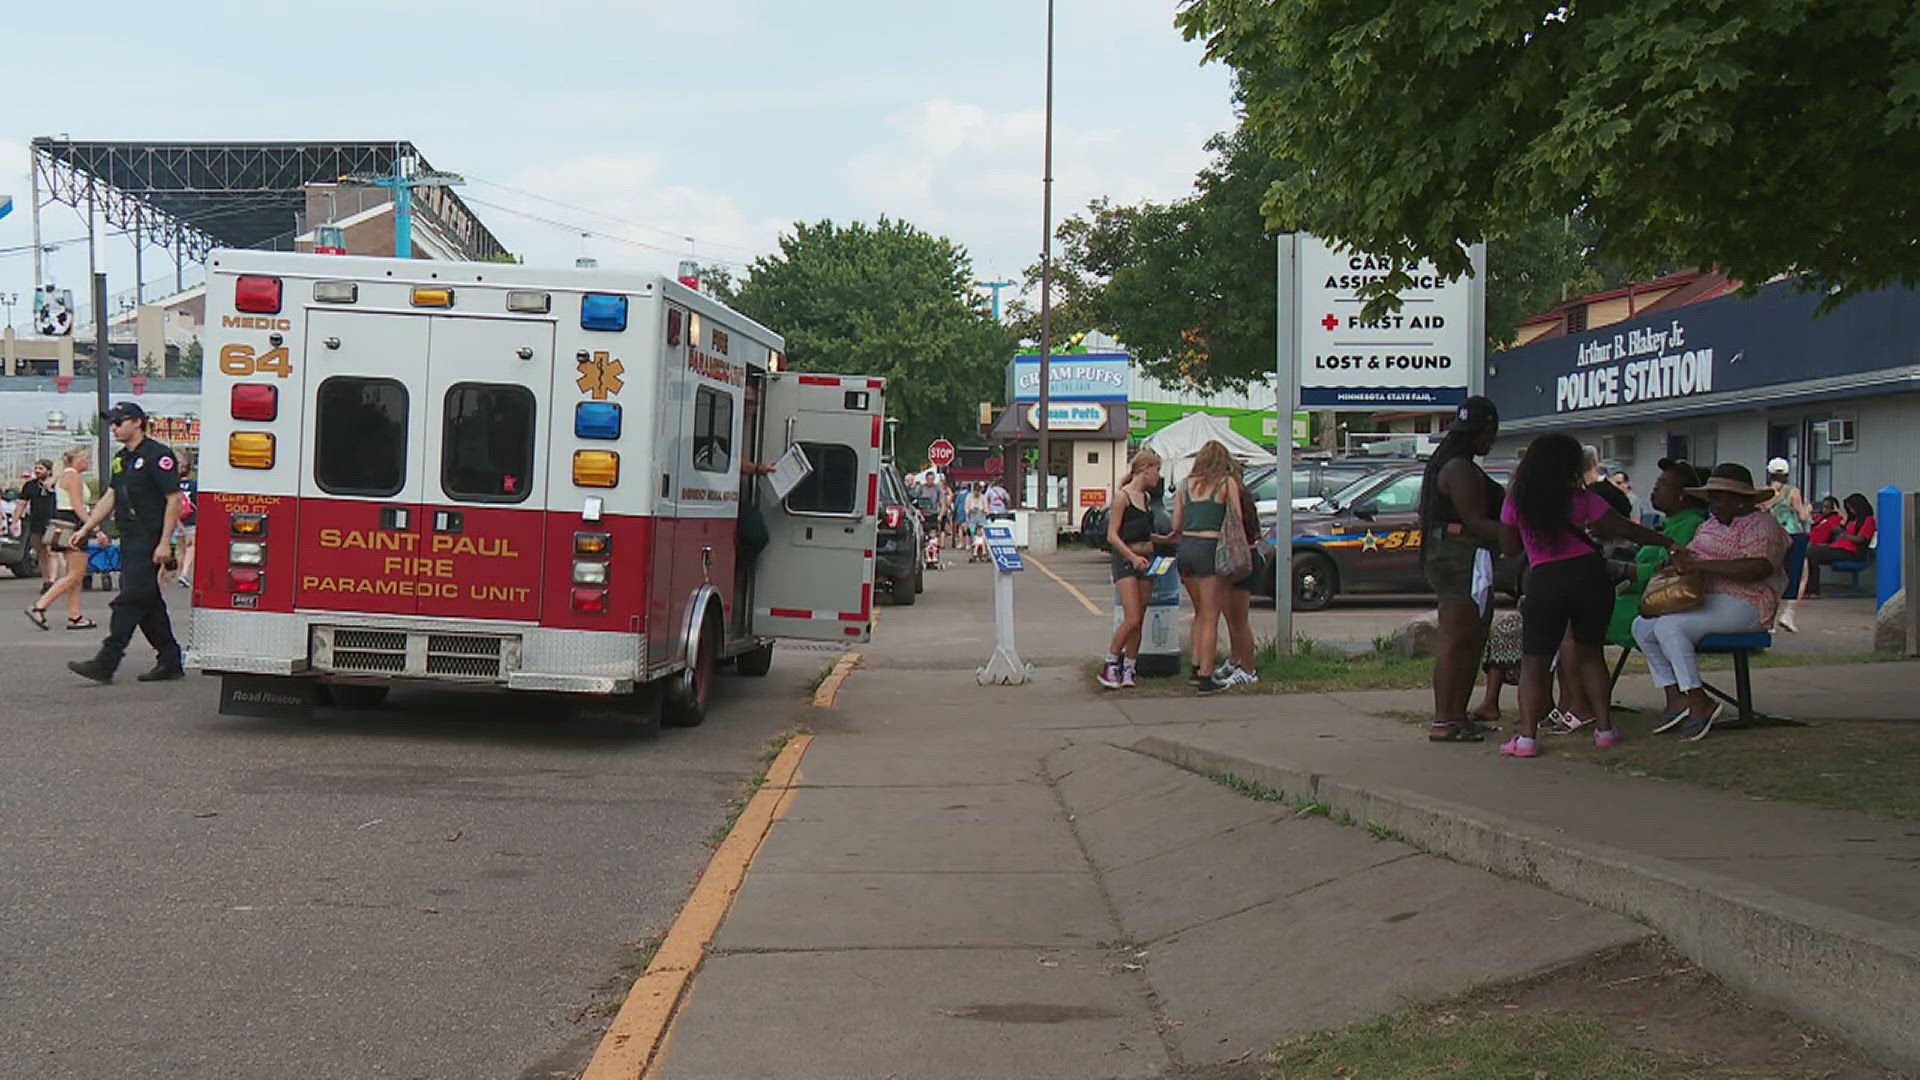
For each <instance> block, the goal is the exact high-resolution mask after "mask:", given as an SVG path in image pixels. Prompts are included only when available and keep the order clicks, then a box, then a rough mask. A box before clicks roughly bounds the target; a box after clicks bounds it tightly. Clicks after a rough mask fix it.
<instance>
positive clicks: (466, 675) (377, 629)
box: [187, 608, 647, 694]
mask: <svg viewBox="0 0 1920 1080" xmlns="http://www.w3.org/2000/svg"><path fill="white" fill-rule="evenodd" d="M193 638H194V643H193V648H192V649H191V650H189V651H188V653H187V666H189V667H193V668H198V669H199V670H201V671H206V672H219V673H230V674H246V675H277V676H301V677H305V676H313V677H320V678H339V679H345V680H351V681H354V682H367V681H406V682H442V683H447V684H449V685H461V686H469V687H471V686H495V687H503V688H505V689H509V690H525V691H540V692H547V693H571V694H624V693H629V692H631V691H632V690H633V688H634V687H635V685H637V684H638V683H639V682H641V681H643V673H644V668H645V662H646V655H647V645H646V638H645V637H644V636H643V635H641V634H628V633H618V632H611V631H594V630H555V629H548V628H545V627H539V626H526V625H523V624H507V623H487V622H474V621H466V620H457V619H430V618H417V617H406V616H361V615H346V614H333V613H329V612H312V613H304V612H302V613H280V612H257V611H217V610H209V609H204V608H202V609H196V610H195V611H194V625H193Z"/></svg>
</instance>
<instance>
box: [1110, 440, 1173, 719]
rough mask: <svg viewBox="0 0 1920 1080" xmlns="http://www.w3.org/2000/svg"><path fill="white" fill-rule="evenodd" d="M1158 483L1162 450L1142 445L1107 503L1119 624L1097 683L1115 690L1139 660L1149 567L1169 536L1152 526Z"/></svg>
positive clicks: (1130, 680) (1127, 681) (1126, 682)
mask: <svg viewBox="0 0 1920 1080" xmlns="http://www.w3.org/2000/svg"><path fill="white" fill-rule="evenodd" d="M1159 483H1160V455H1159V454H1156V453H1154V452H1153V451H1151V450H1142V451H1140V452H1139V453H1137V454H1135V455H1133V460H1132V461H1131V462H1129V463H1128V465H1127V475H1126V478H1125V479H1123V480H1121V481H1120V486H1119V487H1117V488H1115V489H1114V491H1113V498H1112V500H1111V501H1110V502H1109V503H1108V504H1107V506H1108V512H1107V547H1108V549H1109V550H1111V551H1112V552H1113V561H1112V569H1113V585H1114V591H1115V592H1117V593H1119V594H1120V611H1121V615H1120V626H1119V628H1118V629H1116V630H1115V631H1114V632H1113V642H1112V644H1110V645H1108V646H1107V658H1106V660H1105V662H1103V663H1102V664H1101V665H1100V685H1101V686H1104V687H1106V688H1108V689H1109V690H1118V689H1122V688H1126V687H1131V686H1133V685H1134V667H1135V665H1136V664H1137V663H1138V662H1139V660H1140V631H1141V628H1142V627H1144V626H1145V625H1146V621H1147V598H1148V597H1149V596H1150V595H1151V594H1152V592H1153V579H1152V578H1150V577H1149V576H1148V575H1147V567H1148V566H1149V565H1150V564H1151V562H1152V559H1153V546H1154V544H1155V543H1165V542H1166V541H1167V537H1165V536H1159V535H1156V534H1155V533H1154V531H1153V500H1152V495H1151V494H1150V492H1152V490H1153V488H1154V486H1155V485H1157V484H1159Z"/></svg>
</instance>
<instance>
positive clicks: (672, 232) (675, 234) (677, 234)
mask: <svg viewBox="0 0 1920 1080" xmlns="http://www.w3.org/2000/svg"><path fill="white" fill-rule="evenodd" d="M466 177H467V179H469V180H472V181H473V182H475V183H478V184H485V185H487V186H488V187H496V188H499V189H500V190H502V191H511V192H513V193H514V194H515V195H524V196H526V197H527V198H529V199H538V200H539V201H541V202H543V203H550V204H552V205H554V206H558V207H560V208H561V209H563V210H573V211H575V212H578V213H582V214H592V215H593V216H594V217H597V218H604V219H606V220H608V221H612V222H616V223H618V224H621V225H626V226H629V227H631V228H635V229H646V230H647V231H648V232H656V233H659V234H660V235H662V236H666V237H670V238H672V239H674V240H690V241H694V242H696V243H698V244H700V245H702V246H704V247H717V248H732V249H733V250H734V251H739V252H743V253H745V254H748V255H754V254H758V253H757V252H755V251H754V250H753V249H752V248H748V247H744V246H742V245H740V244H729V243H726V242H724V241H720V240H702V239H700V238H699V237H697V236H688V235H687V231H686V230H685V229H669V228H667V227H666V226H664V225H649V224H647V223H646V222H644V221H634V220H632V219H631V218H623V217H620V216H619V215H617V214H609V213H607V212H606V211H604V210H595V209H594V208H592V207H590V206H577V205H575V204H573V203H570V202H562V201H560V200H559V199H555V198H551V197H549V196H546V195H541V194H539V193H538V192H533V191H528V190H526V189H525V188H517V187H513V186H511V185H508V184H502V183H500V182H499V181H497V180H488V179H486V178H485V177H480V176H475V175H473V174H472V173H467V174H466ZM468 201H469V202H471V201H473V200H471V199H469V200H468ZM496 209H499V208H498V207H496Z"/></svg>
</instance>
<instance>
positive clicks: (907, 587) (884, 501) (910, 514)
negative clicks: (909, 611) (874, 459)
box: [873, 461, 927, 606]
mask: <svg viewBox="0 0 1920 1080" xmlns="http://www.w3.org/2000/svg"><path fill="white" fill-rule="evenodd" d="M876 509H877V510H878V512H879V514H880V521H879V528H878V535H877V537H876V538H875V540H874V546H873V587H874V589H875V591H878V590H880V589H883V588H884V589H886V590H887V595H888V596H889V597H890V598H891V599H892V600H893V602H894V603H896V604H900V605H903V606H904V605H908V604H911V603H913V601H914V598H915V597H916V596H918V595H919V594H920V593H922V592H925V591H926V588H927V567H926V563H925V561H924V558H923V552H924V551H925V549H926V546H927V534H926V530H925V528H924V527H923V526H922V525H921V524H920V509H919V508H918V507H916V506H915V505H914V504H913V499H912V497H911V496H909V495H908V494H907V485H906V483H905V481H903V480H901V479H900V472H899V470H897V469H895V468H894V467H893V462H891V461H888V462H883V463H881V465H880V491H879V505H878V507H877V508H876Z"/></svg>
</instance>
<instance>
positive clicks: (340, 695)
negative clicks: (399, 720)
mask: <svg viewBox="0 0 1920 1080" xmlns="http://www.w3.org/2000/svg"><path fill="white" fill-rule="evenodd" d="M387 690H388V688H387V687H385V686H362V685H359V684H357V683H334V684H333V685H331V686H329V687H327V696H328V697H330V698H332V699H333V703H334V705H335V706H337V707H339V708H342V709H377V708H379V707H380V703H381V702H383V701H385V700H387Z"/></svg>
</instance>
